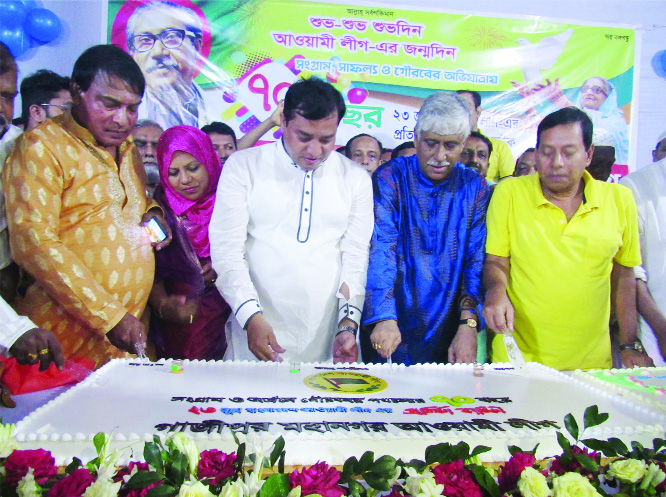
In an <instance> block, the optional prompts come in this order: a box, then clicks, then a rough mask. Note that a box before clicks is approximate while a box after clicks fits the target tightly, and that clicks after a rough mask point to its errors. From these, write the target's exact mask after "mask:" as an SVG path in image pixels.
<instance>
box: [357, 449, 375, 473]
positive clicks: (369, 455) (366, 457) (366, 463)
mask: <svg viewBox="0 0 666 497" xmlns="http://www.w3.org/2000/svg"><path fill="white" fill-rule="evenodd" d="M374 460H375V453H374V452H371V451H367V452H365V453H364V454H363V455H362V456H361V459H360V460H359V461H358V466H357V467H356V471H358V473H365V472H366V471H369V470H370V466H372V463H373V461H374Z"/></svg>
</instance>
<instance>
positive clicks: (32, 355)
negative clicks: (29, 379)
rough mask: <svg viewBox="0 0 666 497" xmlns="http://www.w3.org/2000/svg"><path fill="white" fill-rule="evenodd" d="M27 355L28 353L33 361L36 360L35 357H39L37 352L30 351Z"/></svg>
mask: <svg viewBox="0 0 666 497" xmlns="http://www.w3.org/2000/svg"><path fill="white" fill-rule="evenodd" d="M27 355H28V359H30V360H31V361H34V360H35V359H37V354H33V353H32V352H30V353H28V354H27Z"/></svg>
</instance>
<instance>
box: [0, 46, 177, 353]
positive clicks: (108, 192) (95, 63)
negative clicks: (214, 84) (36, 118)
mask: <svg viewBox="0 0 666 497" xmlns="http://www.w3.org/2000/svg"><path fill="white" fill-rule="evenodd" d="M144 87H145V83H144V78H143V75H142V74H141V69H140V68H139V67H138V66H137V65H136V63H135V62H134V60H132V58H131V57H130V56H129V55H128V54H126V53H125V52H124V51H123V50H121V49H120V48H118V47H115V46H112V45H98V46H95V47H91V48H89V49H88V50H86V51H85V52H84V53H83V54H82V55H81V56H80V57H79V59H78V60H77V61H76V63H75V65H74V71H73V74H72V98H73V101H74V105H73V107H72V111H71V113H70V112H66V113H65V114H63V115H62V116H57V117H56V118H54V119H53V120H51V121H48V122H47V123H45V124H44V125H43V126H40V127H39V128H38V129H35V130H33V131H30V132H27V133H25V134H23V135H22V136H21V137H20V138H19V139H18V140H17V142H16V144H15V147H14V150H13V152H12V154H11V155H10V157H9V158H8V159H7V163H6V165H5V169H4V171H3V183H4V186H5V193H6V197H7V217H8V224H9V231H10V246H11V251H12V255H13V257H14V259H15V261H16V262H17V263H18V264H19V265H20V266H22V267H23V268H24V269H25V270H26V271H28V272H29V273H30V274H31V275H32V276H33V277H34V279H35V282H34V283H33V284H32V285H31V286H30V287H28V290H27V293H26V295H25V298H24V299H23V301H22V302H20V303H19V304H18V305H17V310H18V311H19V312H20V313H23V314H26V315H28V316H29V317H30V318H31V319H32V320H33V322H34V323H35V324H37V326H40V327H42V328H46V329H50V330H52V331H53V332H54V333H55V334H56V336H57V337H58V339H59V340H60V343H61V344H62V348H63V351H64V353H65V355H66V356H86V357H89V358H91V359H93V360H95V361H96V363H97V365H98V366H100V365H101V364H103V363H105V362H107V361H108V360H110V359H111V358H114V357H122V356H124V355H125V353H126V352H130V353H136V352H137V351H138V349H140V348H141V347H142V346H143V344H144V343H145V338H146V331H145V327H144V325H143V324H142V323H141V321H140V317H141V315H142V313H143V311H144V308H145V306H146V302H147V300H148V295H149V293H150V290H151V287H152V283H153V273H154V256H153V247H152V246H151V242H150V239H149V237H148V235H147V233H146V232H145V230H144V228H143V227H142V223H143V222H146V221H147V220H148V219H149V218H150V217H157V218H158V220H159V219H161V218H162V216H161V211H159V209H157V208H156V207H155V205H156V204H153V203H152V202H149V201H148V200H147V198H146V196H145V173H144V172H143V167H142V164H141V157H140V155H139V151H138V150H137V148H136V147H135V146H134V144H133V143H132V140H131V138H128V137H129V135H130V133H131V132H132V129H133V128H134V125H135V124H136V120H137V108H138V106H139V103H140V102H141V98H142V95H143V91H144ZM163 224H165V223H163ZM169 240H170V238H169V239H167V240H165V242H162V243H161V244H157V245H155V249H159V248H161V246H162V245H165V244H166V243H168V241H169Z"/></svg>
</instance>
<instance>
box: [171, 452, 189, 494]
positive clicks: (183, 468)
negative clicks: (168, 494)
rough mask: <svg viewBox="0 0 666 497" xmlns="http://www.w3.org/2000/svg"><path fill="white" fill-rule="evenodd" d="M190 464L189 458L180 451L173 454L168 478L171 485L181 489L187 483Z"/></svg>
mask: <svg viewBox="0 0 666 497" xmlns="http://www.w3.org/2000/svg"><path fill="white" fill-rule="evenodd" d="M188 468H189V464H188V462H187V456H186V455H185V454H183V453H182V452H180V451H179V450H173V451H172V452H171V464H169V465H168V466H167V471H166V476H167V478H168V479H169V481H170V482H171V483H173V484H174V485H176V487H180V486H181V485H182V484H183V482H184V481H185V476H186V475H187V470H188Z"/></svg>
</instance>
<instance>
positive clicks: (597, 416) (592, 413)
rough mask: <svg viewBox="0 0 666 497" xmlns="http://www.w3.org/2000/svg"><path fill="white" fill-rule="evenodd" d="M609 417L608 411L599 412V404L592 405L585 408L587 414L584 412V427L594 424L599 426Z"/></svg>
mask: <svg viewBox="0 0 666 497" xmlns="http://www.w3.org/2000/svg"><path fill="white" fill-rule="evenodd" d="M607 419H608V413H607V412H601V413H600V412H599V407H598V406H596V405H595V406H590V407H588V408H587V409H585V414H583V429H588V428H591V427H593V426H598V425H600V424H601V423H604V422H605V421H606V420H607Z"/></svg>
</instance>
